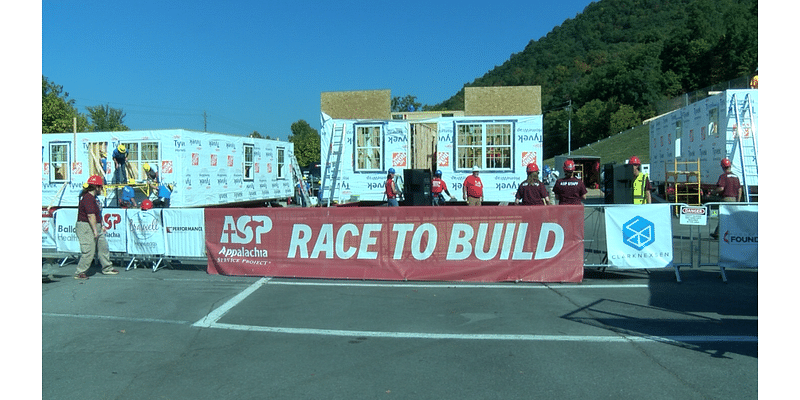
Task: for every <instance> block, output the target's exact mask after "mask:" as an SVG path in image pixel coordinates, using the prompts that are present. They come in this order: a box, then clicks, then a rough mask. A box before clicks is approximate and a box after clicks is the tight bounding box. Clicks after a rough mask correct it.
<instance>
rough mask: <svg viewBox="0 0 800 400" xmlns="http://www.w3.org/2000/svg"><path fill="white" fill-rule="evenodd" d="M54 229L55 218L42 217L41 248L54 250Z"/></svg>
mask: <svg viewBox="0 0 800 400" xmlns="http://www.w3.org/2000/svg"><path fill="white" fill-rule="evenodd" d="M55 230H56V227H55V218H53V217H52V216H48V217H45V216H44V215H42V248H43V249H55V248H56V232H55Z"/></svg>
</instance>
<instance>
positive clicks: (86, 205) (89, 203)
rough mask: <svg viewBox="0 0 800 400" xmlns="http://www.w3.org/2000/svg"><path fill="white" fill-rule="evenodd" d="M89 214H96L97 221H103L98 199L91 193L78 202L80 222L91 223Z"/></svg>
mask: <svg viewBox="0 0 800 400" xmlns="http://www.w3.org/2000/svg"><path fill="white" fill-rule="evenodd" d="M89 214H94V216H95V221H97V222H100V221H102V219H101V215H100V204H99V203H98V202H97V198H95V197H94V195H92V194H91V193H86V194H85V195H83V197H81V199H80V200H79V201H78V221H80V222H89Z"/></svg>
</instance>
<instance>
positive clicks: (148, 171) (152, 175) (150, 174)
mask: <svg viewBox="0 0 800 400" xmlns="http://www.w3.org/2000/svg"><path fill="white" fill-rule="evenodd" d="M142 168H143V169H144V176H145V178H146V179H147V181H148V182H154V183H158V171H156V169H155V168H153V167H151V166H150V164H149V163H144V164H143V165H142Z"/></svg>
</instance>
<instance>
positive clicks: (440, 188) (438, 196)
mask: <svg viewBox="0 0 800 400" xmlns="http://www.w3.org/2000/svg"><path fill="white" fill-rule="evenodd" d="M442 192H444V193H447V196H449V197H450V200H453V199H455V197H453V195H452V194H450V191H449V190H447V183H445V182H444V181H443V180H442V170H440V169H437V170H436V172H434V174H433V179H431V194H432V195H433V205H435V206H442V205H444V196H443V195H442Z"/></svg>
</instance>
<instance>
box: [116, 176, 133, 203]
mask: <svg viewBox="0 0 800 400" xmlns="http://www.w3.org/2000/svg"><path fill="white" fill-rule="evenodd" d="M132 183H135V181H134V180H133V179H130V180H129V181H128V184H127V185H125V187H123V188H122V194H121V195H120V196H119V206H120V207H122V208H133V207H136V199H135V198H134V197H135V195H136V194H135V193H134V190H133V187H131V186H130V185H131V184H132Z"/></svg>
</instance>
